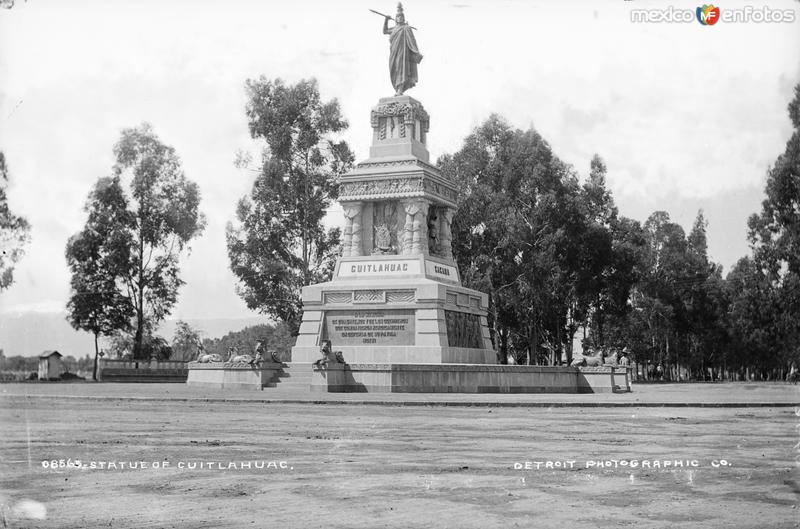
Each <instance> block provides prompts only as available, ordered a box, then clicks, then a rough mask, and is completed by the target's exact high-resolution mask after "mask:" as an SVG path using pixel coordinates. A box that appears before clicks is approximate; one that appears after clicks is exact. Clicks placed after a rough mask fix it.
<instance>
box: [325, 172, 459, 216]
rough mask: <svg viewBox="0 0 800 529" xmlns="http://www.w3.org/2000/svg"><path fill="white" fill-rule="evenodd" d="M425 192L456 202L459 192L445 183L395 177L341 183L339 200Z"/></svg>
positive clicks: (347, 212) (419, 194)
mask: <svg viewBox="0 0 800 529" xmlns="http://www.w3.org/2000/svg"><path fill="white" fill-rule="evenodd" d="M425 194H428V195H434V196H437V197H439V198H441V199H443V200H444V201H445V202H450V203H452V204H455V203H456V200H457V198H458V197H457V193H456V191H455V190H454V189H451V188H449V187H447V186H445V185H442V184H439V183H437V182H433V181H431V180H423V179H422V178H393V179H385V180H367V181H362V182H346V183H344V184H342V185H341V187H340V190H339V200H341V201H346V200H356V199H358V200H364V199H376V198H390V197H411V196H423V195H425ZM357 213H358V211H353V212H352V213H350V212H349V211H346V212H345V215H347V216H349V217H352V216H354V215H356V214H357Z"/></svg>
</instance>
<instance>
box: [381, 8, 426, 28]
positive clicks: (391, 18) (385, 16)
mask: <svg viewBox="0 0 800 529" xmlns="http://www.w3.org/2000/svg"><path fill="white" fill-rule="evenodd" d="M370 11H372V12H373V13H375V14H376V15H380V16H382V17H383V18H388V19H389V20H391V21H392V22H394V23H395V24H397V20H395V19H394V18H393V17H390V16H389V15H384V14H383V13H381V12H379V11H375V10H374V9H370ZM408 27H410V28H411V29H417V28H415V27H414V26H408Z"/></svg>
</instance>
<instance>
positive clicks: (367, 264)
mask: <svg viewBox="0 0 800 529" xmlns="http://www.w3.org/2000/svg"><path fill="white" fill-rule="evenodd" d="M387 23H388V17H387ZM386 25H387V24H386V23H385V24H384V32H385V33H389V34H390V35H391V57H392V58H391V60H390V73H391V79H392V81H393V84H394V88H395V90H396V91H397V95H395V96H393V97H384V98H381V99H380V100H379V101H378V104H377V105H375V106H374V107H373V108H372V111H371V113H370V124H371V125H372V146H371V147H370V151H369V158H367V159H366V160H364V161H362V162H360V163H359V164H358V165H357V166H356V168H355V169H354V170H353V171H351V172H350V173H348V174H346V175H344V176H343V177H342V178H341V187H340V190H339V201H340V203H341V205H342V208H343V210H344V218H345V223H344V226H343V229H342V239H343V241H342V255H341V257H340V258H339V260H338V263H337V264H336V269H335V272H334V275H333V278H332V280H331V281H330V282H328V283H321V284H317V285H312V286H308V287H305V288H304V289H303V308H304V312H303V321H302V324H301V326H300V334H299V336H298V338H297V344H296V346H295V347H294V349H292V362H313V361H316V360H317V359H318V358H319V354H320V353H319V351H320V344H321V343H323V342H324V341H330V342H331V344H332V347H333V349H335V350H337V351H342V356H343V358H344V360H345V362H346V363H349V364H359V363H386V364H451V363H458V364H494V363H496V355H495V352H494V350H493V348H492V344H491V340H490V338H489V329H488V327H487V321H486V310H487V296H486V295H485V294H482V293H480V292H477V291H475V290H472V289H469V288H465V287H464V286H462V285H461V281H460V278H459V274H458V268H457V266H456V263H455V262H454V261H453V252H452V249H451V239H452V237H451V232H450V228H451V223H452V220H453V215H454V214H455V208H456V198H457V197H456V185H455V182H453V181H451V180H449V179H448V178H445V177H444V176H443V175H442V174H441V172H440V171H439V170H438V169H437V168H436V167H435V166H433V165H431V163H430V154H429V153H428V148H427V140H428V132H429V130H430V117H429V115H428V113H427V112H426V111H425V108H424V107H423V106H422V104H421V103H420V102H419V101H417V100H416V99H414V98H412V97H410V96H407V95H404V94H403V92H404V91H405V90H406V89H408V88H410V87H412V86H413V85H414V84H415V83H416V80H417V74H416V62H418V59H419V58H421V55H419V51H418V49H417V48H416V42H415V41H414V37H413V33H412V30H411V29H410V28H409V27H408V26H407V25H406V24H405V21H404V19H403V18H402V7H399V9H398V16H397V25H396V26H395V27H394V28H393V29H392V30H391V31H387V29H386ZM403 47H406V48H408V49H405V50H403V49H401V48H403ZM400 56H402V57H400ZM398 57H400V58H398ZM415 61H416V62H415ZM407 63H410V64H412V65H413V66H414V68H413V75H410V74H409V75H406V74H408V72H410V70H411V68H410V66H409V64H407ZM404 72H405V73H404Z"/></svg>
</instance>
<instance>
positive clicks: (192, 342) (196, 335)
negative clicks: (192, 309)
mask: <svg viewBox="0 0 800 529" xmlns="http://www.w3.org/2000/svg"><path fill="white" fill-rule="evenodd" d="M199 343H200V331H198V330H197V329H194V328H193V327H192V326H191V325H189V324H188V323H186V322H185V321H183V320H179V321H178V322H176V326H175V335H174V336H173V338H172V356H171V357H170V360H176V361H184V362H188V361H190V360H194V359H195V357H196V356H197V345H198V344H199Z"/></svg>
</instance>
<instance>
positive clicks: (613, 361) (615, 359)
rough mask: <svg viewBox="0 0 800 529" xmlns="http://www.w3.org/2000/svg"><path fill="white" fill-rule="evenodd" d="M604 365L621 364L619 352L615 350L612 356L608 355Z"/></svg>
mask: <svg viewBox="0 0 800 529" xmlns="http://www.w3.org/2000/svg"><path fill="white" fill-rule="evenodd" d="M603 365H606V366H616V365H619V353H617V352H616V351H614V352H613V353H612V354H611V355H610V356H607V357H606V358H605V361H604V362H603Z"/></svg>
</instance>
